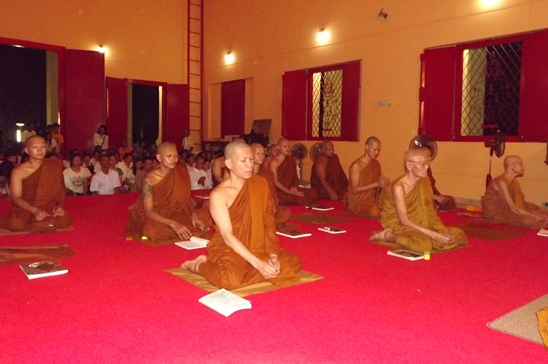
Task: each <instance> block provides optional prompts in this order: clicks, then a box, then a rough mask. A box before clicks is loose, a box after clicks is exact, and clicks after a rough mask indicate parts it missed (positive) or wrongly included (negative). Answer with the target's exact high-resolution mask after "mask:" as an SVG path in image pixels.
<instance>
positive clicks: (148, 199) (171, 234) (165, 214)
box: [126, 142, 211, 241]
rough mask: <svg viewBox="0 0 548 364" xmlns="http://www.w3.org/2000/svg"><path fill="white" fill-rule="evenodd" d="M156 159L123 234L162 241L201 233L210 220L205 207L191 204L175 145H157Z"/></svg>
mask: <svg viewBox="0 0 548 364" xmlns="http://www.w3.org/2000/svg"><path fill="white" fill-rule="evenodd" d="M156 159H157V160H158V162H159V164H160V167H159V168H156V169H153V170H152V171H151V172H149V173H148V174H147V175H146V177H144V179H143V192H142V193H141V197H140V198H139V200H137V202H136V203H135V205H133V208H132V210H131V215H130V217H129V220H128V223H127V225H126V237H132V238H135V239H138V238H141V237H142V236H146V237H147V238H148V239H151V240H153V241H161V240H172V239H184V240H188V239H190V237H191V236H202V235H203V234H204V227H205V226H207V225H211V219H210V218H209V213H208V211H207V209H205V208H202V209H194V207H193V206H192V204H191V199H190V176H189V174H188V170H187V167H186V165H185V164H184V162H182V161H179V156H178V155H177V149H176V147H175V144H173V143H170V142H164V143H162V144H160V145H159V146H158V150H157V154H156ZM206 224H207V225H206Z"/></svg>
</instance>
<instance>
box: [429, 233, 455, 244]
mask: <svg viewBox="0 0 548 364" xmlns="http://www.w3.org/2000/svg"><path fill="white" fill-rule="evenodd" d="M434 240H435V241H436V243H438V244H439V245H442V246H446V245H451V244H453V243H454V242H455V238H453V237H452V236H451V235H448V234H443V233H442V234H440V233H437V235H436V236H435V237H434Z"/></svg>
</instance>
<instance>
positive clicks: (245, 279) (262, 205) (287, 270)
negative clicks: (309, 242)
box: [198, 175, 301, 289]
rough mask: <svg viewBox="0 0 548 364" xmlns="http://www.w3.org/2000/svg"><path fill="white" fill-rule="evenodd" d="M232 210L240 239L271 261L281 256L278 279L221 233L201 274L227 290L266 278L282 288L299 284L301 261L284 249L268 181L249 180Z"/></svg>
mask: <svg viewBox="0 0 548 364" xmlns="http://www.w3.org/2000/svg"><path fill="white" fill-rule="evenodd" d="M228 211H229V214H230V220H231V222H232V231H233V232H234V235H235V236H236V238H238V240H240V242H241V243H242V244H243V245H244V246H245V247H246V248H247V249H248V250H249V251H250V252H251V253H252V254H253V255H255V256H256V257H258V258H259V259H262V260H264V261H268V260H269V259H270V257H269V254H276V255H278V260H279V261H280V273H279V274H278V276H277V277H276V278H273V279H265V278H264V277H263V276H262V275H261V274H260V273H259V271H258V270H257V269H255V268H254V267H253V266H252V265H251V264H249V263H248V262H247V261H246V260H245V259H244V258H242V257H241V256H240V255H239V254H238V253H236V252H235V251H234V250H233V249H232V248H230V247H229V246H228V245H227V244H226V243H225V242H224V241H223V237H222V236H221V234H220V233H219V232H217V233H215V236H214V237H213V238H212V239H211V241H210V242H209V244H208V245H207V253H208V256H207V260H206V262H205V263H202V264H200V265H199V266H198V271H199V273H200V274H201V275H203V276H204V277H205V279H207V281H208V282H210V283H211V284H213V285H215V286H217V287H219V288H225V289H236V288H239V287H243V286H247V285H250V284H253V283H257V282H263V281H269V282H271V283H272V284H274V285H275V286H278V287H283V286H287V285H291V284H295V283H298V282H299V278H298V277H297V275H296V273H297V272H298V271H300V270H301V260H300V258H299V257H298V256H297V255H295V254H292V253H289V252H288V251H286V250H284V249H282V248H280V244H279V241H278V237H277V236H276V227H275V224H274V203H273V200H272V196H271V195H270V193H269V189H268V183H267V182H266V180H265V179H264V178H263V177H261V176H257V175H255V176H252V177H251V178H250V179H248V180H247V181H246V182H245V184H244V185H243V187H242V189H241V190H240V192H239V193H238V196H236V199H235V200H234V202H233V203H232V205H231V206H230V207H229V208H228Z"/></svg>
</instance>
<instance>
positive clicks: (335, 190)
mask: <svg viewBox="0 0 548 364" xmlns="http://www.w3.org/2000/svg"><path fill="white" fill-rule="evenodd" d="M321 151H322V154H321V155H319V156H318V157H317V158H316V160H315V161H314V165H313V166H312V173H311V176H310V185H311V186H312V188H313V189H314V190H315V191H316V192H317V193H318V198H320V199H322V200H333V201H338V200H342V199H343V198H344V195H345V194H346V190H347V189H348V178H347V177H346V174H345V173H344V170H343V168H342V166H341V162H340V161H339V156H338V155H336V154H335V147H334V146H333V143H332V142H330V141H327V140H326V141H324V142H323V143H322V144H321Z"/></svg>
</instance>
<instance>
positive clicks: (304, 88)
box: [282, 61, 361, 141]
mask: <svg viewBox="0 0 548 364" xmlns="http://www.w3.org/2000/svg"><path fill="white" fill-rule="evenodd" d="M360 71H361V64H360V61H353V62H349V63H345V64H339V65H332V66H324V67H318V68H313V69H307V70H299V71H291V72H286V73H285V74H284V75H283V78H282V81H283V95H282V134H283V135H284V136H285V137H286V138H288V139H290V140H325V139H328V140H346V141H355V140H358V135H359V134H358V117H359V99H360V95H359V94H360V80H361V72H360Z"/></svg>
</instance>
